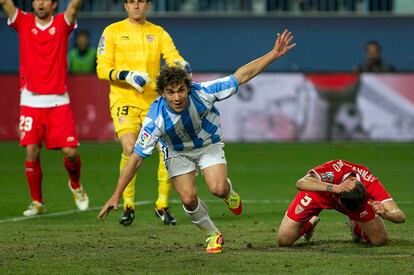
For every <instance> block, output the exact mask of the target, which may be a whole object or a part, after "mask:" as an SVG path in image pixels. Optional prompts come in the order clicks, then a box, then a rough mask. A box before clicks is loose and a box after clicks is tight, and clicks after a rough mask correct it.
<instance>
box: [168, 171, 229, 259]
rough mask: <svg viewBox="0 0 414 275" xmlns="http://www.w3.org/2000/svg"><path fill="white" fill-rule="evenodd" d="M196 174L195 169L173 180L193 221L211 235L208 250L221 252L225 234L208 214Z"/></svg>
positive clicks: (209, 251)
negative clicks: (199, 193)
mask: <svg viewBox="0 0 414 275" xmlns="http://www.w3.org/2000/svg"><path fill="white" fill-rule="evenodd" d="M195 176H196V174H195V171H192V172H190V173H187V174H183V175H179V176H175V177H173V178H172V179H171V182H172V184H173V186H174V189H175V190H176V191H177V193H178V195H179V197H180V199H181V201H182V203H183V208H184V212H185V213H186V215H187V216H188V217H189V218H190V220H191V222H192V223H193V224H195V225H196V226H197V227H198V228H200V229H201V230H203V231H204V232H205V233H206V234H207V235H209V237H208V238H207V240H206V241H207V242H208V244H207V248H206V252H207V253H220V252H221V251H222V249H223V248H222V247H223V244H224V241H223V236H222V235H221V233H220V230H219V229H218V228H217V227H216V226H215V225H214V223H213V221H212V220H211V218H210V216H209V215H208V208H207V205H206V204H205V203H204V202H203V201H202V200H201V199H200V198H199V197H198V196H197V194H196V189H195Z"/></svg>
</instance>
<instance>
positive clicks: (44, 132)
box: [19, 104, 79, 149]
mask: <svg viewBox="0 0 414 275" xmlns="http://www.w3.org/2000/svg"><path fill="white" fill-rule="evenodd" d="M19 132H20V146H26V145H31V144H37V145H39V146H42V141H43V139H44V140H45V144H46V148H48V149H59V148H63V147H77V146H78V143H79V141H78V137H77V135H76V130H75V120H74V118H73V113H72V109H71V108H70V105H69V104H66V105H62V106H57V107H50V108H33V107H27V106H20V123H19Z"/></svg>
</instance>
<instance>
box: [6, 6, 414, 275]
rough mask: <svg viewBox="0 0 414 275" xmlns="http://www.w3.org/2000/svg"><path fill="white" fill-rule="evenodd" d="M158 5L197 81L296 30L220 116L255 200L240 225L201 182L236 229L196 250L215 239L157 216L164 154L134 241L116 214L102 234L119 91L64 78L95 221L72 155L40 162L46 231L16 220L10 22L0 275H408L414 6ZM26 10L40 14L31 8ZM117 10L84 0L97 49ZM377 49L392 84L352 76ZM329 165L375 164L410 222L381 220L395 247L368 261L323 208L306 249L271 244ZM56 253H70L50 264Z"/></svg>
mask: <svg viewBox="0 0 414 275" xmlns="http://www.w3.org/2000/svg"><path fill="white" fill-rule="evenodd" d="M60 2H62V3H61V5H60V8H62V7H64V6H65V3H64V2H65V1H64V0H63V1H60ZM153 2H154V9H153V11H152V12H151V14H150V16H149V20H150V21H153V22H155V23H158V24H160V25H162V26H164V27H165V28H166V30H167V31H168V32H169V33H170V34H171V36H172V37H173V38H174V41H175V43H176V46H177V48H178V49H179V50H180V52H181V54H182V55H183V56H184V57H185V58H186V59H187V60H188V61H189V62H190V63H191V65H192V67H193V70H194V78H195V80H207V79H213V78H215V77H217V76H221V75H223V74H226V73H231V72H233V71H234V69H236V68H237V67H239V66H240V65H242V64H244V63H246V62H248V61H250V60H251V59H253V58H256V57H257V56H259V55H261V54H263V53H265V52H266V51H268V50H269V49H270V47H271V46H272V44H273V41H274V37H275V33H276V32H277V31H280V30H281V29H283V28H285V27H286V28H289V29H290V30H291V31H292V32H293V33H294V35H295V40H296V42H297V43H298V46H297V47H296V48H295V50H294V51H292V52H291V53H289V54H288V55H287V56H286V57H284V58H283V59H281V60H280V61H277V62H275V64H274V65H272V66H271V67H270V68H269V69H268V70H267V72H266V73H265V74H263V75H262V76H260V77H258V78H257V79H255V80H253V81H252V82H251V83H250V84H249V85H245V87H244V88H242V89H241V91H240V92H241V93H240V94H239V95H238V96H236V97H234V98H232V99H231V100H229V101H228V102H223V103H220V105H219V108H220V111H221V112H222V120H223V124H224V125H223V128H224V133H225V135H226V140H227V141H229V142H228V144H227V146H226V152H227V157H228V161H229V173H230V176H231V177H232V180H233V182H236V183H237V186H238V187H237V188H238V190H239V192H240V193H241V194H242V195H243V198H244V199H245V200H246V209H245V210H246V212H245V215H243V216H242V217H241V218H240V219H237V218H235V217H233V216H230V215H229V214H228V213H227V212H226V211H225V209H224V207H223V205H221V202H219V201H217V199H215V198H213V197H211V196H210V195H209V194H208V191H207V190H206V188H205V186H204V184H203V181H202V179H201V177H199V178H198V191H199V193H200V195H201V196H202V197H203V198H205V199H206V200H207V201H209V208H210V212H211V215H212V218H213V220H215V221H217V223H218V225H219V226H220V227H222V228H223V231H224V232H225V239H226V248H225V249H226V250H225V253H224V254H223V257H221V258H214V259H213V258H210V257H209V258H206V257H205V255H204V253H203V246H204V244H202V243H201V241H200V240H201V239H202V238H203V237H204V236H203V235H202V234H201V232H197V231H195V230H194V228H193V225H191V224H190V223H189V222H188V221H187V219H186V217H185V216H184V214H183V213H182V211H181V208H180V204H179V203H178V202H177V196H176V195H175V194H173V195H172V199H173V202H172V204H171V205H172V208H173V211H174V214H176V216H177V219H178V221H179V226H177V228H174V229H171V228H166V227H163V226H162V225H161V224H158V221H156V220H155V218H154V217H153V213H152V211H153V206H152V201H153V200H154V198H155V196H156V188H155V187H154V182H155V166H156V165H155V162H156V161H155V159H154V158H151V159H150V160H149V161H148V163H146V165H144V167H143V170H142V173H141V175H140V179H139V181H140V183H139V184H140V185H139V186H140V187H139V189H138V194H137V201H138V202H139V204H138V206H137V212H138V213H140V215H138V216H137V221H136V223H135V224H134V225H133V226H132V227H131V228H128V229H127V230H124V229H123V228H120V227H119V225H118V224H117V218H118V217H117V216H118V215H119V212H118V213H117V214H115V215H111V216H110V217H109V218H108V221H107V222H106V223H104V224H102V223H97V222H96V219H95V218H96V214H97V210H98V209H99V207H100V206H101V205H102V204H103V203H104V201H105V199H106V198H107V197H108V196H109V194H111V192H112V190H113V187H114V183H115V180H116V178H117V174H118V171H117V165H118V164H117V162H118V159H119V153H120V146H119V144H116V142H114V135H113V130H112V125H111V122H110V117H109V113H108V98H107V97H108V88H109V87H108V84H107V83H106V82H104V81H99V80H98V79H97V78H96V76H95V75H82V76H79V75H71V76H70V78H69V91H70V95H71V101H72V104H73V107H74V113H75V119H76V123H77V127H78V132H79V134H80V137H81V142H82V144H81V147H80V151H81V154H82V157H83V162H84V167H83V176H82V181H83V183H84V184H85V187H86V189H87V191H88V193H89V194H90V198H91V206H92V208H91V211H89V212H87V213H83V214H80V213H78V212H77V211H75V210H73V208H74V205H73V201H72V199H71V198H70V193H69V190H66V184H65V181H66V175H65V173H64V171H63V168H61V156H60V155H59V154H58V153H56V152H44V153H42V160H43V161H44V163H45V164H44V175H45V178H44V193H45V198H46V205H47V210H48V213H47V214H45V215H44V216H43V217H42V218H40V219H29V220H26V219H20V218H19V217H20V216H21V212H22V210H23V209H24V207H25V206H26V205H27V203H28V194H27V186H26V184H25V179H24V171H23V165H22V162H23V155H24V151H23V149H22V148H19V147H18V142H17V141H18V134H17V129H18V128H17V127H18V102H19V94H18V75H17V71H18V47H17V45H18V44H17V36H16V34H15V33H14V31H13V30H11V29H10V28H8V27H7V24H6V18H5V16H4V13H3V12H0V21H1V22H3V23H2V24H0V40H1V43H0V60H1V62H0V92H1V96H2V99H1V101H0V140H1V141H2V142H1V143H0V172H1V173H0V189H1V194H2V195H3V198H2V200H1V202H0V232H7V234H1V236H0V248H1V249H0V268H1V270H2V272H3V271H4V273H14V272H20V273H28V272H29V271H30V272H31V273H56V272H59V273H76V272H78V273H79V272H80V273H89V272H91V268H92V267H93V268H94V269H93V272H94V273H95V272H97V273H107V272H113V271H115V272H118V273H134V272H166V271H168V270H169V269H172V270H173V271H176V272H179V273H191V272H194V268H197V270H198V271H199V272H201V273H212V272H215V273H219V272H239V273H242V272H250V273H259V272H265V273H287V272H301V273H303V272H305V273H314V274H315V273H321V272H322V273H323V272H325V273H326V272H327V270H326V268H327V267H329V268H332V267H335V270H336V271H337V272H339V273H350V272H353V271H355V272H357V271H360V270H361V269H363V268H366V269H368V270H370V271H371V272H372V273H383V274H387V273H388V274H389V273H391V272H398V273H401V274H403V273H407V274H408V273H412V271H413V270H414V266H413V262H414V256H413V253H412V251H414V239H413V236H412V231H413V230H414V225H413V223H412V222H411V220H410V219H411V217H412V215H413V214H414V206H413V194H414V189H413V187H412V184H411V182H412V178H413V177H414V169H412V165H413V163H414V155H413V152H414V143H413V141H414V91H413V87H414V73H413V72H414V62H413V61H414V55H413V47H412V46H413V45H414V36H413V35H412V34H413V33H414V2H413V1H405V0H400V1H398V0H394V1H392V0H378V1H375V0H361V1H359V0H312V1H311V0H303V1H302V0H298V1H294V0H292V1H288V0H273V1H272V0H269V1H267V0H240V1H238V0H237V1H236V0H217V1H214V0H212V1H203V0H200V1H195V0H186V1H184V0H171V1H170V0H168V1H167V0H165V1H164V0H159V1H157V0H154V1H153ZM15 3H16V4H17V5H19V6H20V7H24V8H25V9H26V10H30V5H31V4H30V3H31V1H30V0H26V1H24V0H18V1H15ZM121 3H122V1H121V0H118V1H116V0H113V1H110V0H106V1H98V0H89V1H88V0H85V3H84V6H83V10H82V12H81V14H80V16H79V19H78V25H79V29H86V30H88V31H89V32H90V33H91V40H92V45H94V46H96V45H97V41H98V40H99V36H100V34H101V33H102V30H103V28H104V27H105V26H106V25H108V24H110V23H112V22H114V21H117V20H120V19H122V18H124V17H125V14H124V12H123V11H122V4H121ZM369 40H377V41H379V42H380V43H381V45H382V54H383V58H384V60H385V61H386V62H389V63H391V64H393V65H394V66H395V67H396V69H397V72H395V73H391V74H370V73H368V74H361V75H360V74H356V73H354V72H353V69H354V67H355V66H356V65H357V64H360V63H362V62H363V61H364V59H365V53H364V45H365V43H366V42H367V41H369ZM71 44H73V39H72V41H71ZM226 104H227V105H226ZM235 114H237V115H238V116H235ZM229 118H230V119H229ZM241 122H243V123H241ZM334 158H344V159H348V160H350V161H354V162H358V163H362V164H365V165H367V166H368V167H370V168H371V170H372V171H373V173H374V174H375V175H376V176H378V177H379V178H381V179H382V180H383V182H384V184H385V186H386V187H387V189H388V190H389V191H390V192H391V193H392V194H393V196H394V197H395V198H396V200H397V203H399V205H400V207H401V208H402V209H403V210H404V211H405V212H406V214H407V217H408V220H407V223H406V224H404V225H393V224H390V223H386V225H387V228H388V230H389V234H390V236H391V242H390V245H389V246H388V247H386V248H372V249H370V250H369V251H368V250H367V249H366V247H365V246H355V245H354V244H352V243H350V242H349V241H348V240H349V233H348V231H347V230H346V228H345V226H344V217H343V216H341V215H339V214H337V213H334V212H326V213H324V214H323V215H322V222H321V224H320V226H319V227H318V232H317V234H316V236H315V237H314V241H313V243H311V245H307V244H304V243H302V242H300V243H299V245H298V246H297V247H296V248H295V249H293V250H289V249H282V248H278V247H277V246H276V245H275V243H274V234H275V230H276V229H277V226H278V224H279V222H280V220H281V217H282V216H283V213H284V211H285V209H286V207H287V204H288V202H289V200H290V199H291V198H292V197H293V195H294V194H295V188H294V182H295V180H296V179H297V178H299V177H301V176H303V174H304V173H305V172H306V171H307V169H309V168H311V167H313V166H315V165H317V164H319V163H321V162H323V161H327V160H330V159H334ZM74 225H76V226H75V228H76V229H75V231H73V230H74V229H73V228H74ZM332 228H335V230H332ZM74 232H75V234H74ZM193 232H194V233H193ZM183 236H186V237H185V238H183ZM344 240H345V241H344ZM56 255H64V257H62V258H60V259H59V260H55V261H50V259H51V258H54V257H55V256H56ZM378 258H380V259H381V261H377V259H378ZM367 259H368V260H367ZM160 261H161V262H166V263H168V265H169V267H168V268H167V267H165V266H163V265H160V264H159V262H160ZM74 262H76V266H73V263H74ZM91 262H93V263H94V264H91ZM315 262H318V263H319V264H315ZM333 263H335V264H333Z"/></svg>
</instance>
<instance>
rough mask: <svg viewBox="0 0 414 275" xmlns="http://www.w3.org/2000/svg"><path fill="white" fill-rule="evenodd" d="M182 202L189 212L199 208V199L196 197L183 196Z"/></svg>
mask: <svg viewBox="0 0 414 275" xmlns="http://www.w3.org/2000/svg"><path fill="white" fill-rule="evenodd" d="M181 202H182V203H183V205H184V207H185V209H187V210H188V211H194V210H196V208H197V206H198V200H197V197H194V196H181Z"/></svg>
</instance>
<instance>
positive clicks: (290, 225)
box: [276, 192, 322, 246]
mask: <svg viewBox="0 0 414 275" xmlns="http://www.w3.org/2000/svg"><path fill="white" fill-rule="evenodd" d="M318 196H319V194H318V193H317V192H298V193H297V194H296V196H295V198H294V199H293V201H292V202H291V203H290V205H289V207H288V209H287V211H286V214H285V215H284V217H283V220H282V222H281V224H280V227H279V230H278V233H277V237H276V240H277V243H278V244H279V246H291V245H293V244H294V243H295V242H296V241H297V240H298V239H299V237H301V236H303V237H304V239H305V240H307V241H309V240H310V238H311V237H312V235H313V231H314V229H315V227H316V225H317V224H318V223H319V220H320V219H319V213H320V212H321V210H322V209H321V208H320V205H319V203H318V202H317V201H318Z"/></svg>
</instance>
